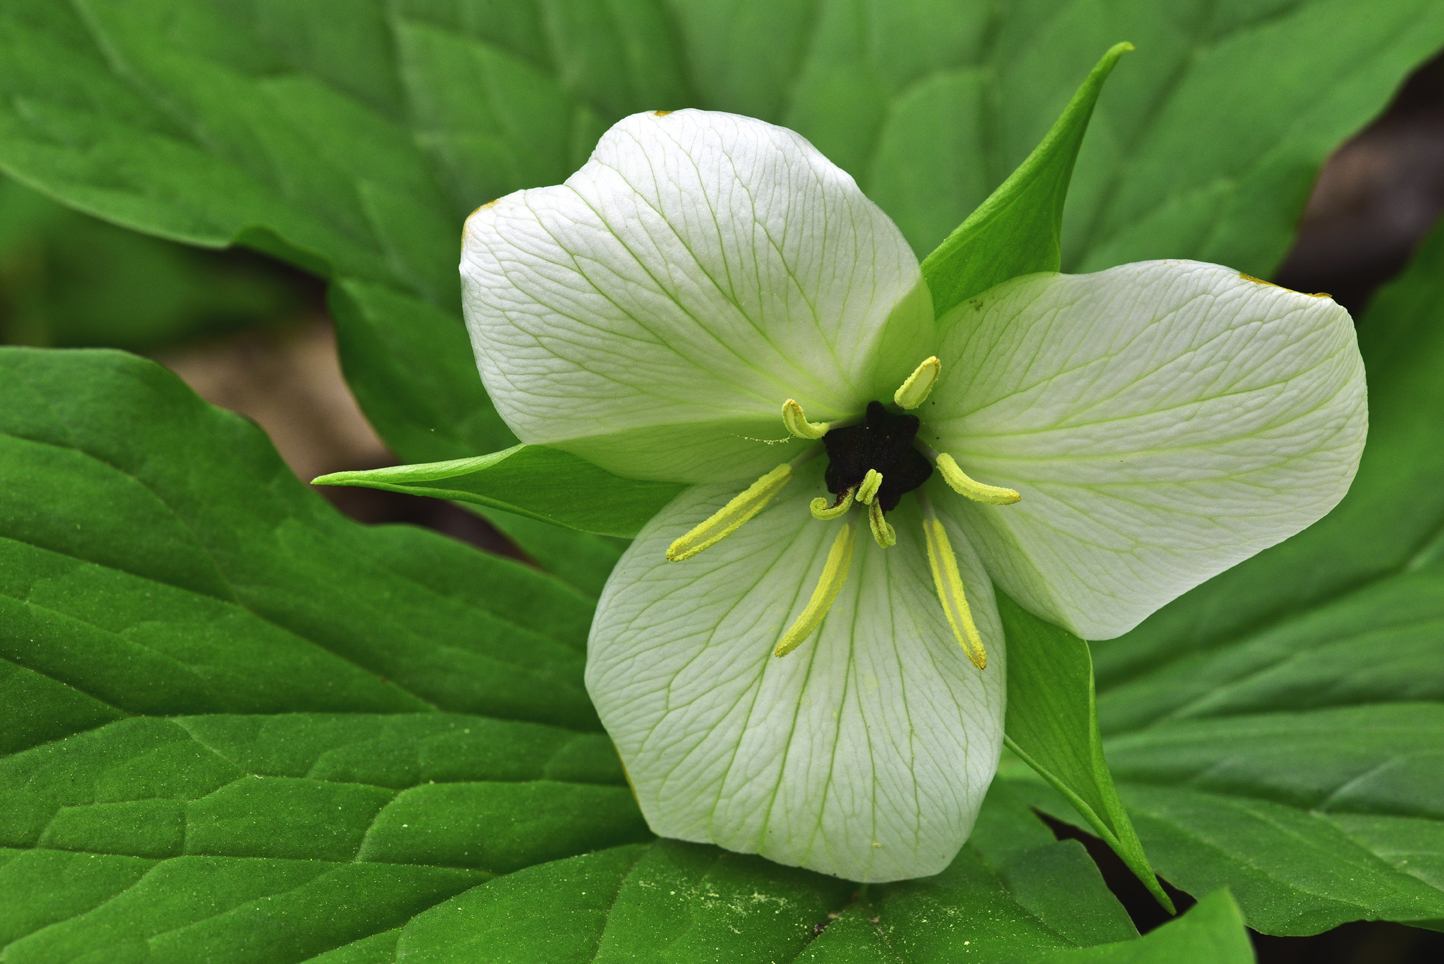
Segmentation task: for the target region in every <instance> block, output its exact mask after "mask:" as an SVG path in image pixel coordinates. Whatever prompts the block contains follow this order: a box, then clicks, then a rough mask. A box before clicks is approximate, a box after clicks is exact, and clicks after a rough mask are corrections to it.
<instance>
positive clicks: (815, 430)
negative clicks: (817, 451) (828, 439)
mask: <svg viewBox="0 0 1444 964" xmlns="http://www.w3.org/2000/svg"><path fill="white" fill-rule="evenodd" d="M782 424H783V425H785V426H787V431H788V432H789V433H791V434H793V435H795V436H797V437H798V438H822V437H823V436H824V435H826V434H827V430H828V429H829V428H831V427H832V426H831V424H830V423H828V422H809V421H808V420H807V416H806V415H804V414H802V406H801V405H799V404H797V402H796V401H795V400H794V399H791V398H789V399H788V400H787V401H785V402H783V403H782Z"/></svg>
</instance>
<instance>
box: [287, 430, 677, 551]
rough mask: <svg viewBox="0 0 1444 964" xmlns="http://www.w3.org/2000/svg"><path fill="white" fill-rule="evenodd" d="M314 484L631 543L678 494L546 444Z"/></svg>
mask: <svg viewBox="0 0 1444 964" xmlns="http://www.w3.org/2000/svg"><path fill="white" fill-rule="evenodd" d="M312 484H314V485H359V486H362V487H365V488H369V489H386V490H387V491H390V492H404V493H406V494H407V495H427V496H432V497H434V498H438V499H455V500H456V501H458V502H472V503H475V504H476V505H484V506H488V507H490V508H493V509H504V510H506V511H507V512H515V513H517V514H518V515H523V516H529V517H530V518H533V519H540V520H542V521H543V522H550V523H552V524H554V525H560V526H566V527H568V528H570V529H580V530H582V531H583V532H594V533H597V534H598V535H604V536H621V537H623V538H630V537H632V536H634V535H636V534H637V532H638V531H639V530H640V529H641V528H642V526H643V525H644V524H645V523H646V521H647V520H648V519H650V518H651V517H652V516H654V515H656V514H657V512H658V511H660V510H661V508H662V507H663V506H665V505H666V504H667V503H668V502H671V501H672V499H673V498H675V497H676V495H677V493H679V492H681V491H682V490H683V489H685V488H686V486H685V485H681V484H678V483H675V482H638V481H635V480H633V479H624V478H622V477H621V476H617V475H613V474H612V473H610V472H608V471H606V470H605V469H601V468H598V467H597V466H595V465H593V464H592V463H590V462H588V461H587V460H586V459H583V458H580V457H579V456H576V455H572V454H570V453H568V452H563V451H561V450H560V449H554V448H549V447H547V446H545V445H513V446H512V447H511V448H509V449H503V450H502V451H500V452H492V453H491V454H490V455H478V456H475V457H474V458H469V459H453V460H451V461H449V462H426V463H423V464H421V465H397V466H392V467H390V468H384V469H370V470H368V471H361V472H333V473H331V474H330V475H323V476H321V477H320V478H318V479H313V480H312Z"/></svg>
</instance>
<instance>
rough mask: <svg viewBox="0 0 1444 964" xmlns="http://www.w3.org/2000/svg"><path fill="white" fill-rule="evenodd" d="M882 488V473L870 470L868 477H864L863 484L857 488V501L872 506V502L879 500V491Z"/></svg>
mask: <svg viewBox="0 0 1444 964" xmlns="http://www.w3.org/2000/svg"><path fill="white" fill-rule="evenodd" d="M880 488H882V473H881V472H879V471H878V470H877V469H868V470H867V475H864V476H863V477H862V484H861V485H859V486H858V487H857V501H859V502H861V503H862V504H863V505H872V500H873V499H875V498H877V490H878V489H880Z"/></svg>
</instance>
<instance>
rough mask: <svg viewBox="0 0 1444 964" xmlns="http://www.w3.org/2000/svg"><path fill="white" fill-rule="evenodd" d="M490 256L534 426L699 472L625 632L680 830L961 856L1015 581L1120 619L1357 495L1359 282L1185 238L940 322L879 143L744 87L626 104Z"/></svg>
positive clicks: (483, 238) (1086, 631) (499, 339)
mask: <svg viewBox="0 0 1444 964" xmlns="http://www.w3.org/2000/svg"><path fill="white" fill-rule="evenodd" d="M461 271H462V277H463V290H464V299H465V308H466V318H467V324H468V328H469V330H470V333H471V338H472V342H473V345H474V346H475V349H476V358H477V363H478V365H479V366H480V369H481V374H482V378H483V380H484V382H485V384H486V388H487V391H488V392H490V394H491V397H492V399H493V400H494V401H495V403H496V406H497V408H498V410H499V411H500V412H501V414H502V416H503V417H504V418H505V419H506V422H507V424H508V425H510V426H511V428H512V429H513V431H515V432H516V434H517V436H518V437H520V438H521V439H522V440H523V441H525V442H529V443H539V444H545V445H550V446H554V447H556V448H559V449H563V450H566V451H570V452H573V453H575V454H577V455H580V456H582V457H584V458H586V459H588V460H590V461H592V462H594V463H596V464H597V465H600V466H602V467H603V468H606V469H609V470H610V471H612V472H614V473H616V474H618V475H621V476H626V477H630V478H634V479H652V480H667V481H675V482H685V483H692V486H691V487H690V488H688V489H686V490H685V491H684V492H683V493H682V494H681V495H680V496H678V497H677V498H676V499H675V500H674V501H673V502H672V503H671V504H669V505H668V506H667V507H666V508H665V509H663V510H662V511H661V512H660V513H659V514H658V515H657V516H656V517H655V518H653V519H652V520H651V522H650V523H648V524H647V526H646V527H645V528H644V529H643V530H642V531H641V533H640V534H639V535H638V537H637V539H636V541H635V542H634V543H633V544H632V546H631V547H630V548H629V549H628V550H627V552H626V554H625V555H623V557H622V559H621V561H620V562H619V563H618V565H617V567H616V570H615V571H614V572H613V574H612V576H611V578H610V580H609V581H608V583H607V585H606V588H605V590H604V592H603V593H602V597H601V601H600V603H599V605H598V608H597V614H596V618H595V621H594V623H593V625H592V631H591V638H590V640H589V642H588V653H587V688H588V691H589V692H590V693H591V696H592V699H593V700H594V702H595V703H596V706H597V710H598V712H599V714H600V716H601V719H602V722H603V723H604V724H605V726H606V728H607V731H608V733H609V734H610V735H611V737H612V739H613V740H614V741H615V743H616V745H617V749H618V751H619V752H620V754H621V756H622V759H623V762H624V763H625V765H626V768H627V772H628V775H629V777H630V779H631V782H632V785H633V788H634V789H635V791H636V794H637V799H638V801H639V802H640V804H641V808H642V811H643V813H644V814H645V815H646V818H647V820H648V822H649V823H650V825H651V827H652V829H653V830H654V831H656V832H657V833H658V834H661V835H664V836H668V837H678V838H682V839H685V840H694V841H703V842H711V843H715V844H719V845H721V846H723V847H726V848H729V849H732V850H738V851H743V852H749V853H759V854H762V855H763V856H765V857H768V858H771V859H772V860H775V861H778V862H779V863H784V864H792V865H798V866H802V867H808V868H811V869H813V870H818V871H821V872H823V873H828V874H834V875H837V876H840V877H846V878H850V879H853V880H858V881H888V880H897V879H903V878H910V877H919V876H925V875H929V874H934V873H937V872H939V871H941V870H943V869H944V868H945V867H946V866H947V865H948V863H949V862H950V861H951V860H952V859H953V857H954V856H955V855H956V853H957V852H958V850H959V848H960V847H961V846H962V844H963V842H964V841H965V840H966V838H967V836H968V834H969V832H970V831H971V829H972V825H973V822H974V820H975V818H976V816H977V812H978V807H979V805H980V804H981V803H982V799H983V794H984V793H985V791H986V790H987V787H988V784H989V782H990V781H991V779H992V776H993V773H994V771H995V769H996V767H997V763H998V756H999V752H1000V746H1001V743H1002V737H1003V710H1004V669H1005V659H1004V657H1005V649H1004V640H1003V630H1002V625H1001V622H1000V620H999V616H998V610H997V606H996V604H995V601H994V596H993V584H994V582H996V583H997V584H998V586H1000V587H1001V588H1002V589H1003V590H1004V591H1006V592H1007V593H1008V594H1009V595H1010V596H1012V597H1013V598H1014V599H1016V600H1017V601H1018V602H1019V603H1020V604H1021V605H1023V606H1025V607H1026V608H1028V609H1029V610H1031V611H1032V612H1034V613H1036V614H1038V615H1039V616H1041V617H1043V618H1044V619H1047V620H1050V621H1052V622H1055V623H1057V624H1059V625H1062V626H1065V627H1067V628H1069V629H1071V630H1072V631H1074V632H1075V633H1078V634H1079V635H1081V636H1083V637H1085V638H1090V639H1100V638H1108V637H1112V636H1116V635H1118V634H1120V633H1122V632H1125V631H1126V630H1128V629H1130V628H1131V627H1133V626H1135V625H1136V624H1137V623H1138V622H1139V621H1140V620H1142V619H1143V618H1144V617H1145V616H1146V615H1148V614H1149V613H1150V612H1152V611H1153V610H1155V609H1157V608H1158V607H1159V606H1161V605H1163V604H1164V603H1166V602H1167V601H1169V600H1170V599H1173V598H1174V597H1175V596H1177V595H1179V594H1180V593H1182V592H1184V591H1185V590H1187V589H1189V588H1191V587H1192V586H1195V585H1197V584H1198V583H1200V582H1202V581H1203V580H1205V579H1207V578H1208V577H1210V576H1212V575H1214V574H1215V573H1218V572H1220V571H1222V570H1224V569H1227V568H1228V567H1229V566H1232V565H1234V564H1235V563H1237V562H1239V561H1240V560H1242V559H1244V558H1246V557H1248V556H1250V555H1252V554H1253V553H1256V552H1258V551H1259V550H1261V549H1263V548H1265V547H1267V546H1269V545H1272V544H1274V543H1276V542H1279V541H1280V540H1282V539H1284V538H1287V537H1288V536H1290V535H1292V534H1293V533H1295V532H1297V531H1299V530H1300V529H1302V528H1304V527H1305V526H1307V525H1309V524H1310V523H1312V522H1313V521H1315V520H1316V519H1318V518H1319V517H1320V516H1322V515H1323V514H1324V513H1325V512H1327V511H1328V510H1329V509H1330V508H1331V507H1332V506H1333V505H1334V504H1335V503H1336V502H1338V500H1339V499H1340V498H1341V497H1342V496H1343V494H1344V492H1345V490H1346V489H1347V488H1348V485H1349V483H1350V481H1351V480H1352V478H1353V475H1354V471H1355V469H1356V467H1357V465H1358V460H1359V455H1360V452H1361V449H1362V447H1363V443H1364V436H1365V431H1366V422H1367V413H1366V401H1365V389H1364V375H1363V366H1362V362H1361V360H1360V357H1359V353H1358V349H1357V347H1356V344H1355V340H1354V334H1353V327H1352V325H1351V323H1350V319H1349V316H1348V314H1347V313H1346V312H1345V311H1344V309H1342V308H1340V307H1339V306H1338V305H1336V304H1335V303H1334V302H1333V301H1332V300H1330V299H1329V298H1327V297H1326V296H1312V295H1303V294H1298V293H1296V292H1292V291H1287V290H1284V289H1282V288H1278V287H1275V286H1272V285H1268V284H1265V283H1262V282H1258V281H1256V280H1254V279H1250V278H1246V277H1244V276H1241V275H1240V274H1239V273H1238V272H1236V271H1232V270H1230V269H1227V268H1223V267H1219V266H1216V265H1209V264H1201V263H1197V262H1189V261H1157V262H1145V263H1140V264H1129V265H1123V266H1121V267H1117V268H1112V269H1109V270H1107V271H1102V272H1099V273H1097V274H1090V275H1080V276H1067V275H1056V274H1051V275H1032V276H1027V277H1022V278H1016V279H1014V280H1012V281H1009V282H1007V283H1005V284H1002V285H999V286H997V287H996V288H993V289H992V290H990V291H988V292H986V293H984V294H982V295H980V296H978V297H975V298H973V299H972V300H970V301H968V302H965V303H964V304H961V305H959V306H957V307H956V308H955V309H953V310H952V311H950V312H948V313H947V314H946V315H944V316H943V317H942V318H939V319H937V320H936V321H935V319H934V317H933V307H932V300H931V296H930V294H929V291H928V288H927V285H926V284H925V283H924V280H923V277H922V274H921V272H920V270H919V266H918V261H917V258H916V257H915V256H914V255H913V253H912V251H911V249H910V248H909V247H908V244H907V242H906V241H905V240H904V239H903V237H902V235H901V234H900V233H899V231H898V229H897V227H896V226H895V225H894V224H893V223H892V221H890V220H889V219H888V217H887V216H886V215H885V214H883V212H882V211H881V210H880V209H879V208H878V207H877V206H876V205H875V204H873V203H872V202H871V201H869V200H868V199H867V198H866V197H864V196H863V194H862V192H861V191H860V190H859V189H858V187H857V185H856V183H855V182H854V181H853V180H852V178H851V177H849V176H848V175H847V174H846V173H844V172H843V171H841V170H840V169H839V168H837V167H836V166H834V165H833V164H832V163H831V162H829V161H828V160H827V159H826V158H825V157H823V156H822V155H821V154H820V153H818V151H817V150H816V149H815V148H813V147H812V145H810V144H809V143H808V142H807V141H806V140H804V139H803V138H802V137H800V136H798V135H797V134H795V133H793V132H791V131H788V130H785V129H782V128H779V127H775V126H773V125H771V124H766V123H763V122H761V121H757V120H752V119H749V118H745V117H738V116H734V115H729V114H720V113H709V112H704V111H695V110H685V111H678V112H675V113H670V114H664V113H657V114H638V115H634V116H632V117H628V118H626V119H624V120H622V121H621V122H619V123H618V124H617V125H616V126H615V127H613V128H612V129H611V130H610V131H608V132H607V134H606V135H605V136H603V138H602V139H601V142H600V143H599V144H598V145H597V148H596V151H595V153H594V154H593V155H592V157H591V160H589V161H588V162H587V164H586V166H584V167H583V168H582V169H581V170H579V171H578V172H577V173H576V174H574V175H572V177H570V178H568V179H567V181H566V183H565V184H562V185H559V186H556V187H548V188H539V189H535V190H526V191H519V192H517V193H515V194H511V195H508V196H507V197H505V198H502V199H501V200H499V201H496V202H493V203H491V204H488V205H486V206H485V207H483V208H481V209H480V210H478V211H477V212H476V213H475V214H473V215H472V216H471V218H470V219H469V220H468V221H467V224H466V230H465V236H464V251H463V258H462V263H461ZM754 479H755V480H756V481H755V482H754V481H753V480H754ZM975 480H977V481H975ZM1020 497H1021V498H1020ZM744 523H745V524H744ZM724 536H725V538H724ZM779 656H780V657H781V658H779Z"/></svg>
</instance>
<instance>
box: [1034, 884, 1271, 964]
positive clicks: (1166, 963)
mask: <svg viewBox="0 0 1444 964" xmlns="http://www.w3.org/2000/svg"><path fill="white" fill-rule="evenodd" d="M1035 960H1036V961H1038V962H1039V964H1252V962H1253V961H1254V954H1253V944H1252V943H1251V942H1250V941H1249V939H1248V931H1247V930H1246V929H1245V928H1244V926H1243V915H1242V914H1240V913H1239V910H1238V905H1237V904H1235V903H1234V902H1233V898H1232V897H1230V896H1229V893H1228V891H1226V890H1219V891H1215V892H1213V893H1212V894H1209V895H1208V896H1207V897H1205V898H1203V899H1202V900H1200V901H1199V902H1198V903H1197V904H1195V905H1194V906H1193V907H1191V908H1190V909H1189V911H1188V913H1186V914H1184V915H1183V916H1182V917H1180V918H1178V919H1177V920H1173V921H1169V922H1168V923H1167V924H1164V925H1163V926H1162V927H1160V928H1158V929H1157V930H1154V931H1149V932H1148V933H1147V934H1145V935H1144V936H1143V937H1142V939H1140V940H1136V941H1129V942H1127V943H1125V944H1105V945H1103V946H1101V947H1089V948H1086V949H1083V950H1076V951H1055V952H1053V953H1050V954H1044V955H1042V956H1040V957H1038V958H1035Z"/></svg>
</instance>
